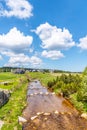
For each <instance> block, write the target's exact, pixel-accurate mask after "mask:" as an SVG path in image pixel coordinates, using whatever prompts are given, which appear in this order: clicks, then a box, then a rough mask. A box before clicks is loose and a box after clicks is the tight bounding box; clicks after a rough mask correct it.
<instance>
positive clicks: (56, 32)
mask: <svg viewBox="0 0 87 130" xmlns="http://www.w3.org/2000/svg"><path fill="white" fill-rule="evenodd" d="M32 31H33V32H35V33H36V34H37V35H38V36H39V38H40V39H41V41H42V44H41V46H42V48H44V49H49V50H60V49H68V48H71V47H73V46H74V45H75V42H74V41H73V39H72V35H71V34H70V32H69V30H68V29H65V28H64V29H63V30H62V29H61V28H57V27H56V26H52V25H50V24H49V23H45V24H41V25H40V26H39V27H37V28H36V30H32Z"/></svg>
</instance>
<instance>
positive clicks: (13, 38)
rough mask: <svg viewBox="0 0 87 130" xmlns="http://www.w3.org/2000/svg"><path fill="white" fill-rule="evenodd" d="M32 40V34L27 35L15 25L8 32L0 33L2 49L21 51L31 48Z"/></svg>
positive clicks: (0, 47)
mask: <svg viewBox="0 0 87 130" xmlns="http://www.w3.org/2000/svg"><path fill="white" fill-rule="evenodd" d="M32 41H33V38H32V37H31V36H25V35H24V34H23V33H22V32H20V31H19V30H17V28H16V27H14V28H12V29H11V30H10V31H9V32H8V33H7V34H3V35H0V49H3V50H10V51H14V52H17V53H19V52H22V51H24V50H26V49H27V50H29V46H30V45H31V44H32Z"/></svg>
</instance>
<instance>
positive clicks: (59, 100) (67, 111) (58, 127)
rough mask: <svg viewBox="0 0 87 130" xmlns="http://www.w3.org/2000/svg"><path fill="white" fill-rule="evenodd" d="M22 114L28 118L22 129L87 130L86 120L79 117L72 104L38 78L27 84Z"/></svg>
mask: <svg viewBox="0 0 87 130" xmlns="http://www.w3.org/2000/svg"><path fill="white" fill-rule="evenodd" d="M38 113H39V114H38ZM44 113H45V114H44ZM23 116H24V118H25V119H27V120H28V123H26V124H25V125H24V126H23V130H87V124H86V123H87V122H86V120H84V119H80V117H79V112H78V111H77V110H76V109H75V108H74V107H73V105H72V104H71V103H70V102H69V101H67V100H66V99H65V98H63V97H62V96H56V95H55V94H54V93H51V92H49V91H48V90H47V89H46V88H45V87H43V86H42V85H41V83H40V82H39V81H38V80H35V81H32V82H31V83H30V84H29V87H28V92H27V107H26V108H25V110H24V111H23ZM32 117H35V119H34V120H32ZM77 121H78V123H77ZM83 123H84V126H83ZM77 124H78V125H77ZM85 125H86V126H85ZM80 128H81V129H80Z"/></svg>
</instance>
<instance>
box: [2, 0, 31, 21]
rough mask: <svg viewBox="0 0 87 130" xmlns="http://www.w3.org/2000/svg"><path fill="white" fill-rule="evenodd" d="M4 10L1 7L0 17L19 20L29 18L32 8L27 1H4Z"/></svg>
mask: <svg viewBox="0 0 87 130" xmlns="http://www.w3.org/2000/svg"><path fill="white" fill-rule="evenodd" d="M5 3H6V9H4V6H3V5H2V6H1V10H0V16H6V17H12V16H14V17H17V18H20V19H25V18H30V17H31V16H32V15H33V14H32V9H33V6H32V5H31V4H30V3H29V1H28V0H5Z"/></svg>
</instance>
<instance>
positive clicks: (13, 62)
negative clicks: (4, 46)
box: [4, 53, 42, 67]
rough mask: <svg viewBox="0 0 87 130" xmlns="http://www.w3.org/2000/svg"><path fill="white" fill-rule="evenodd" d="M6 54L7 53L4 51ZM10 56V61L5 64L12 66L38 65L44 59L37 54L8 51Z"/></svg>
mask: <svg viewBox="0 0 87 130" xmlns="http://www.w3.org/2000/svg"><path fill="white" fill-rule="evenodd" d="M4 54H5V53H4ZM8 55H9V56H10V58H9V61H8V63H7V64H5V66H12V67H18V66H19V67H23V66H24V67H30V66H35V67H36V66H38V65H41V63H42V60H41V59H40V58H38V57H36V56H32V57H29V56H28V55H25V54H23V53H21V54H14V53H8Z"/></svg>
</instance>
